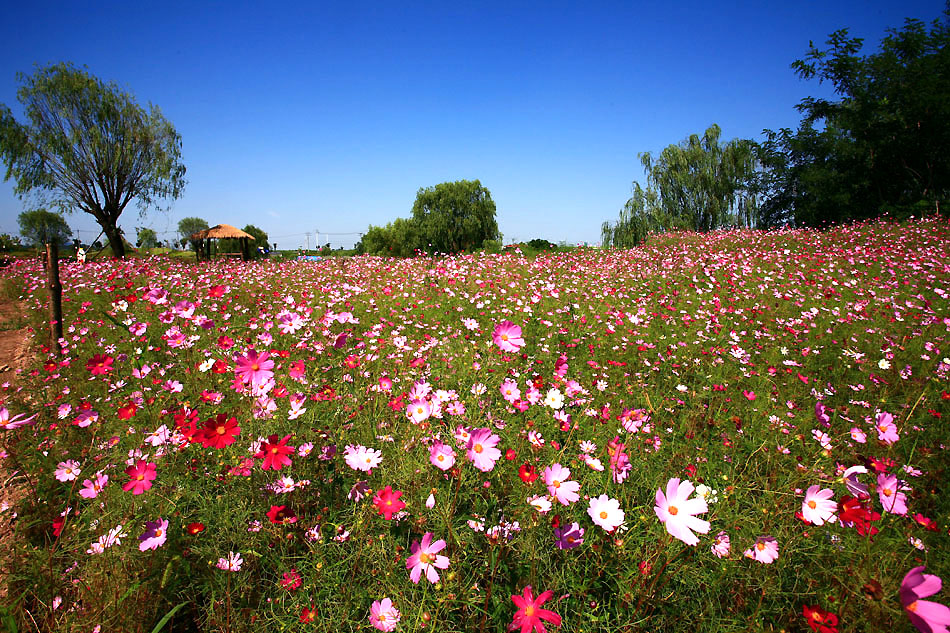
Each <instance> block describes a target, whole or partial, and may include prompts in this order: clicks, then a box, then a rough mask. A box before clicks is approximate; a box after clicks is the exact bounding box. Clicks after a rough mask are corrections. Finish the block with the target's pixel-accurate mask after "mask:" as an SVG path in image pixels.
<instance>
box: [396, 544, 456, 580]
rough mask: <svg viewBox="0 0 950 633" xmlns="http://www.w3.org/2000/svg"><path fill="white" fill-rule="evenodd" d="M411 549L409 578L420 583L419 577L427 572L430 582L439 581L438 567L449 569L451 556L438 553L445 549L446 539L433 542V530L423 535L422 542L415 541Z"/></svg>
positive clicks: (408, 566)
mask: <svg viewBox="0 0 950 633" xmlns="http://www.w3.org/2000/svg"><path fill="white" fill-rule="evenodd" d="M409 549H410V552H411V555H410V556H409V558H408V559H406V569H408V570H410V571H409V579H410V580H411V581H412V582H414V583H416V584H419V577H420V576H421V575H422V572H425V573H426V578H427V579H428V580H429V582H431V583H432V584H435V583H437V582H438V581H439V573H438V572H437V571H436V569H447V568H448V566H449V557H448V556H439V555H438V552H441V551H442V550H443V549H445V541H443V540H442V539H439V540H438V541H436V542H435V543H433V542H432V532H426V533H425V534H423V535H422V544H421V545H420V544H419V541H413V542H412V545H411V546H410V548H409Z"/></svg>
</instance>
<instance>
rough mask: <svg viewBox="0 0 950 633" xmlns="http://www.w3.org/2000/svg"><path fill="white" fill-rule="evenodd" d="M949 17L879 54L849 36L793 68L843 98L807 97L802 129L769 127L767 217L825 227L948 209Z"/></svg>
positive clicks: (890, 41) (838, 35) (892, 40)
mask: <svg viewBox="0 0 950 633" xmlns="http://www.w3.org/2000/svg"><path fill="white" fill-rule="evenodd" d="M948 18H950V11H948V12H947V13H945V15H944V18H943V20H935V21H934V22H933V23H932V24H931V26H930V29H929V30H928V29H927V28H926V27H925V26H924V23H923V22H921V21H920V20H913V19H908V20H906V21H905V23H904V27H903V28H902V29H901V30H899V31H898V30H894V29H891V30H889V31H888V35H887V37H885V38H884V40H883V41H882V42H881V45H880V48H879V50H878V51H877V52H876V53H873V54H870V55H861V54H860V51H861V48H862V45H863V40H861V39H860V38H852V37H849V36H848V31H847V30H846V29H842V30H839V31H836V32H834V33H832V34H831V36H830V38H829V39H828V41H827V48H826V49H825V50H821V49H819V48H817V47H815V46H814V45H811V46H810V48H809V51H808V54H807V55H806V56H805V59H803V60H798V61H796V62H794V63H793V64H792V68H793V69H794V70H795V72H796V73H797V74H798V75H799V76H800V77H802V78H803V79H816V78H817V79H818V81H819V82H828V83H830V84H831V85H832V86H833V87H834V90H835V92H836V94H837V95H838V96H839V97H840V100H839V101H830V100H827V99H816V98H813V97H807V98H805V99H803V100H802V101H801V103H800V104H799V105H798V110H799V111H800V112H801V113H802V122H801V124H800V126H799V129H798V130H797V131H795V132H793V131H792V130H790V129H788V128H784V129H781V130H779V131H777V132H775V131H772V130H766V131H765V133H766V137H767V139H766V142H765V143H763V146H762V148H761V150H760V153H759V159H760V161H761V162H762V164H763V166H764V167H765V173H764V175H763V189H764V190H765V191H766V192H767V201H766V203H765V209H764V210H765V215H766V216H768V217H772V218H776V219H779V220H781V219H788V218H794V221H795V222H796V223H797V224H799V225H804V226H817V225H819V224H821V223H823V222H839V221H845V220H860V219H865V218H869V217H876V216H878V215H880V214H882V213H886V212H887V213H892V214H894V215H897V216H898V217H900V216H904V215H909V214H912V213H920V212H921V210H930V211H933V210H938V211H939V209H940V206H941V205H944V209H946V203H947V199H948V197H950V153H948V152H947V151H946V148H947V147H950V123H948V122H950V50H948V48H947V44H948V40H950V20H948Z"/></svg>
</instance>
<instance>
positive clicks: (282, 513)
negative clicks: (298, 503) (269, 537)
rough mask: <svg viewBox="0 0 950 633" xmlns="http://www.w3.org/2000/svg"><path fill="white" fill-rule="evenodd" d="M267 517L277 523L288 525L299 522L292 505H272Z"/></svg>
mask: <svg viewBox="0 0 950 633" xmlns="http://www.w3.org/2000/svg"><path fill="white" fill-rule="evenodd" d="M267 518H268V519H270V522H271V523H273V524H275V525H286V524H289V523H296V522H297V515H296V514H295V513H294V511H293V510H291V509H290V506H271V507H270V510H268V511H267Z"/></svg>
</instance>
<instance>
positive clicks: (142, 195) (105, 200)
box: [0, 63, 185, 257]
mask: <svg viewBox="0 0 950 633" xmlns="http://www.w3.org/2000/svg"><path fill="white" fill-rule="evenodd" d="M17 80H18V81H19V82H20V83H21V84H22V85H21V86H20V89H19V90H18V91H17V100H18V101H19V102H20V104H21V106H22V109H23V113H24V114H25V116H26V119H27V122H26V123H20V122H18V121H17V120H16V119H15V118H14V117H13V114H12V113H11V111H10V108H9V107H7V106H6V105H5V104H0V157H2V159H3V162H4V164H5V165H6V168H7V170H6V175H5V180H9V179H10V178H13V179H14V180H15V181H16V187H15V188H14V191H15V193H16V194H17V195H19V196H20V197H21V198H22V197H24V196H25V195H27V194H30V193H35V194H38V196H39V197H41V198H44V199H48V201H49V202H50V203H51V204H52V205H55V206H57V207H58V208H60V209H61V210H63V211H67V212H68V211H73V210H75V209H80V210H82V211H84V212H86V213H88V214H90V215H92V216H93V217H94V218H95V219H96V222H97V223H98V224H99V226H101V227H102V230H103V232H104V233H105V235H106V237H107V238H108V239H109V245H110V246H111V247H112V252H113V254H114V255H115V256H117V257H124V256H125V243H124V242H123V240H122V234H121V231H120V230H119V228H118V224H117V223H118V220H119V216H120V215H122V212H123V211H124V210H125V208H126V207H127V206H128V204H129V203H130V202H131V201H132V200H137V202H138V206H139V207H140V209H141V210H142V211H144V210H146V209H148V208H150V207H153V206H155V205H157V204H158V203H159V201H160V200H163V199H168V198H171V199H174V198H178V197H179V196H180V195H181V193H182V190H183V189H184V186H185V178H184V176H185V167H184V166H183V165H182V164H181V136H180V135H179V134H178V132H176V131H175V128H174V126H172V124H171V123H170V122H169V121H168V120H167V119H165V117H164V116H162V113H161V111H159V109H158V108H157V107H156V106H154V105H151V104H150V105H149V110H148V111H145V110H144V109H143V108H142V107H140V106H139V105H138V104H137V103H136V102H135V99H134V98H133V97H132V96H131V95H129V94H128V93H126V92H123V91H122V90H121V89H120V88H119V86H118V85H116V84H115V83H114V82H110V83H108V84H107V83H105V82H103V81H102V80H100V79H98V78H96V77H93V76H92V75H90V74H89V73H88V72H86V71H85V70H81V69H78V68H76V67H74V66H73V65H71V64H66V63H60V64H55V65H51V66H48V67H45V68H37V69H36V71H35V72H34V73H33V74H32V75H30V76H27V75H25V74H23V73H18V75H17Z"/></svg>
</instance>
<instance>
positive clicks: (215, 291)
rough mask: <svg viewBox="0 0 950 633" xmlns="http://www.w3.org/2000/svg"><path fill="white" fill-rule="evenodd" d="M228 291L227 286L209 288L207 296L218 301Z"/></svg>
mask: <svg viewBox="0 0 950 633" xmlns="http://www.w3.org/2000/svg"><path fill="white" fill-rule="evenodd" d="M228 290H229V288H228V287H227V286H211V287H210V288H208V296H209V297H211V298H213V299H220V298H221V297H223V296H224V293H226V292H227V291H228Z"/></svg>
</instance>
